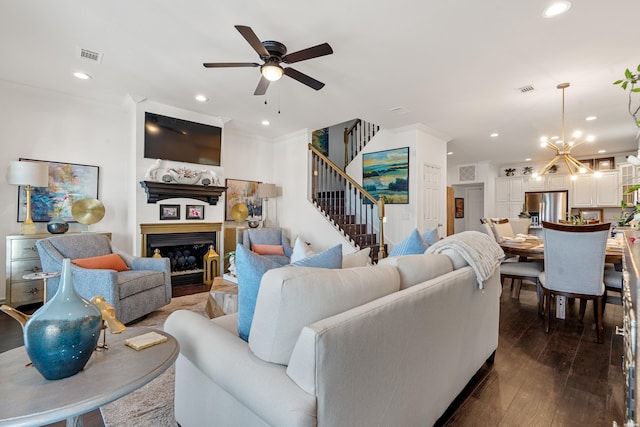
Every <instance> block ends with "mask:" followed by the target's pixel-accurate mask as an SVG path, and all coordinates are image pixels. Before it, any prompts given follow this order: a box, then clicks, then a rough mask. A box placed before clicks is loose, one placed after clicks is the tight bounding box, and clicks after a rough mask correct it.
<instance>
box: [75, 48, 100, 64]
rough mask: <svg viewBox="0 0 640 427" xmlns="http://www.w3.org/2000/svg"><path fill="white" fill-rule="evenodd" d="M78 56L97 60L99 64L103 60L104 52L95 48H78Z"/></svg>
mask: <svg viewBox="0 0 640 427" xmlns="http://www.w3.org/2000/svg"><path fill="white" fill-rule="evenodd" d="M78 56H79V57H80V58H82V59H86V60H87V61H93V62H97V63H98V64H99V63H101V62H102V54H101V53H100V52H96V51H93V50H89V49H83V48H78Z"/></svg>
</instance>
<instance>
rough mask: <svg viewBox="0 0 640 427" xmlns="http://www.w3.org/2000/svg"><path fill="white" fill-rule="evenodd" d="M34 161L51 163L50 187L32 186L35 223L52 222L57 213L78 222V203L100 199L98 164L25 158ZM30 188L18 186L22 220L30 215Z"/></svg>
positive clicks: (20, 220) (19, 215) (19, 217)
mask: <svg viewBox="0 0 640 427" xmlns="http://www.w3.org/2000/svg"><path fill="white" fill-rule="evenodd" d="M20 160H25V161H30V162H44V163H48V164H49V186H48V187H32V188H31V216H32V219H33V221H34V222H48V221H50V220H51V218H52V216H53V213H54V212H59V217H60V218H62V219H63V220H65V221H66V222H77V221H76V220H75V219H74V218H73V216H72V215H71V206H72V205H73V203H74V202H76V201H78V200H81V199H86V198H91V199H97V198H98V179H99V175H100V169H99V167H98V166H91V165H81V164H76V163H62V162H49V161H46V160H33V159H23V158H21V159H20ZM26 211H27V199H26V189H25V187H23V186H20V188H19V189H18V222H23V221H24V220H25V218H26Z"/></svg>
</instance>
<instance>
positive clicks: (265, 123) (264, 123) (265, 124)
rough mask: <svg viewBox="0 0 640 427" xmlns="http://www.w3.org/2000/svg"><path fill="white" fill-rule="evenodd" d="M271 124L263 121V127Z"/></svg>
mask: <svg viewBox="0 0 640 427" xmlns="http://www.w3.org/2000/svg"><path fill="white" fill-rule="evenodd" d="M270 124H271V122H269V120H263V121H262V125H263V126H269V125H270Z"/></svg>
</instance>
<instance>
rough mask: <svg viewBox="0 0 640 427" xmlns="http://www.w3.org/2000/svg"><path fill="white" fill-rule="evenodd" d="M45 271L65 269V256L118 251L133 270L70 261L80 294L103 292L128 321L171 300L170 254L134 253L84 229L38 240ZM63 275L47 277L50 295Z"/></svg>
mask: <svg viewBox="0 0 640 427" xmlns="http://www.w3.org/2000/svg"><path fill="white" fill-rule="evenodd" d="M36 246H37V248H38V254H39V255H40V261H41V263H42V269H43V271H47V272H56V271H61V269H62V260H63V259H64V258H71V259H72V260H73V259H76V258H89V257H95V256H100V255H108V254H111V253H116V254H118V255H120V256H121V257H122V259H123V260H124V262H125V263H126V264H127V266H128V267H129V268H130V269H131V270H127V271H121V272H117V271H115V270H93V269H87V268H82V267H78V266H76V265H73V264H72V265H71V273H72V277H73V284H74V286H75V288H76V290H77V291H78V293H79V294H80V295H82V296H83V297H84V298H86V299H91V298H92V297H94V296H96V295H101V296H103V297H104V299H105V300H106V301H107V302H108V303H109V304H111V305H112V306H113V307H114V308H115V310H116V317H117V318H118V320H120V321H121V322H122V323H129V322H131V321H132V320H135V319H137V318H139V317H142V316H144V315H146V314H148V313H151V312H152V311H153V310H155V309H157V308H160V307H162V306H164V305H166V304H169V303H170V302H171V267H170V265H169V260H168V259H167V258H142V257H134V256H131V255H129V254H126V253H123V252H121V251H118V250H117V249H114V248H113V247H112V246H111V241H110V240H109V239H108V238H107V237H106V236H104V235H102V234H95V233H82V234H65V235H61V236H54V237H49V238H46V239H42V240H38V241H37V242H36ZM59 283H60V278H59V277H55V278H51V279H49V280H48V281H47V298H51V297H52V296H53V295H54V294H55V292H56V291H57V290H58V285H59Z"/></svg>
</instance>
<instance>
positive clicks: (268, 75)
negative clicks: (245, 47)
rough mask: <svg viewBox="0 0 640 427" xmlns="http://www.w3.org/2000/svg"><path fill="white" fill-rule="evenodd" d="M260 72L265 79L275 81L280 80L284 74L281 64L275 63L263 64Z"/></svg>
mask: <svg viewBox="0 0 640 427" xmlns="http://www.w3.org/2000/svg"><path fill="white" fill-rule="evenodd" d="M260 72H261V73H262V75H263V76H264V78H265V79H267V80H269V81H270V82H275V81H276V80H280V78H281V77H282V75H283V74H284V70H283V69H282V67H281V66H279V65H277V64H264V65H263V66H262V67H260Z"/></svg>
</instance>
